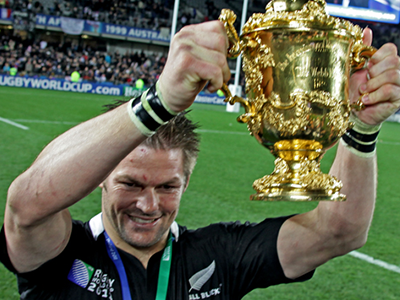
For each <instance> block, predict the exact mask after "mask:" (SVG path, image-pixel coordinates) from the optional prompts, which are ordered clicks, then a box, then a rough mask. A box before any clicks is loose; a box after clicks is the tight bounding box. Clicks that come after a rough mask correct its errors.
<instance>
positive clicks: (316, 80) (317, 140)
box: [219, 0, 376, 201]
mask: <svg viewBox="0 0 400 300" xmlns="http://www.w3.org/2000/svg"><path fill="white" fill-rule="evenodd" d="M325 6H326V4H325V1H323V0H309V1H306V0H297V1H296V0H272V1H271V2H270V3H269V4H268V5H267V6H266V12H265V13H264V14H262V13H256V14H253V16H252V17H250V19H249V20H248V21H247V22H246V24H245V25H244V26H243V30H242V31H243V33H242V34H241V36H240V37H239V36H238V35H237V32H236V30H235V28H234V26H233V24H234V22H235V20H236V15H235V14H234V13H233V12H232V11H230V10H226V9H224V10H222V12H221V15H220V18H219V19H220V20H221V21H222V22H223V23H224V26H225V29H226V31H227V35H228V38H229V43H230V46H229V49H228V57H230V58H235V57H237V56H239V55H240V54H242V56H243V71H244V73H245V78H246V89H245V91H246V95H247V98H246V99H243V98H240V97H237V96H232V95H231V93H230V91H229V89H228V88H227V86H226V85H224V86H223V88H222V90H223V92H224V93H225V96H226V99H225V101H226V102H229V103H231V104H234V103H235V102H239V103H240V104H241V105H242V106H243V107H244V108H245V113H244V114H243V115H241V116H239V117H238V121H239V122H243V123H247V126H248V130H249V131H250V133H251V135H253V136H254V137H255V138H256V139H257V141H258V142H259V143H260V144H261V145H263V146H264V147H266V148H268V149H269V150H270V152H271V153H272V154H273V155H274V156H275V157H276V159H275V169H274V171H273V172H272V174H270V175H266V176H264V177H263V178H261V179H258V180H256V181H255V182H254V184H253V188H254V189H255V190H256V192H257V193H256V194H254V195H252V196H251V197H250V199H252V200H267V201H311V200H313V201H320V200H330V201H343V200H345V199H346V196H345V195H343V194H340V189H341V188H342V183H341V182H340V181H339V180H338V179H336V178H335V177H333V176H330V175H328V174H324V173H322V172H321V170H320V160H321V158H322V156H323V154H324V153H325V151H326V150H327V149H329V148H330V147H332V146H333V145H334V144H335V143H336V142H337V141H338V140H339V138H340V137H341V136H342V135H343V134H344V133H345V132H346V131H347V130H348V129H349V128H351V127H352V123H351V122H350V115H351V113H352V109H362V102H361V100H359V102H358V103H357V104H352V105H351V104H350V102H349V78H350V75H351V72H354V71H356V70H359V69H362V68H363V67H364V65H365V63H366V61H367V60H368V58H370V57H371V56H372V55H373V53H375V51H376V50H375V49H374V48H372V47H368V46H365V45H363V43H362V37H363V33H362V30H361V28H360V27H359V26H357V25H353V24H352V23H350V22H349V21H345V20H342V19H339V18H335V17H332V16H329V15H328V14H327V13H326V10H325ZM360 99H361V98H360Z"/></svg>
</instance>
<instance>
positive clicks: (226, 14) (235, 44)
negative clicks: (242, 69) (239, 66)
mask: <svg viewBox="0 0 400 300" xmlns="http://www.w3.org/2000/svg"><path fill="white" fill-rule="evenodd" d="M218 19H219V20H220V21H221V22H222V23H223V24H224V27H225V30H226V33H227V35H228V40H229V48H228V57H229V58H236V57H238V56H239V55H240V52H241V51H242V46H241V44H240V39H239V36H238V34H237V32H236V29H235V27H234V26H233V24H234V23H235V21H236V15H235V13H234V12H233V11H231V10H230V9H223V10H222V11H221V14H220V15H219V18H218Z"/></svg>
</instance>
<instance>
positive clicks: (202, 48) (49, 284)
mask: <svg viewBox="0 0 400 300" xmlns="http://www.w3.org/2000/svg"><path fill="white" fill-rule="evenodd" d="M371 40H372V35H371V32H370V31H369V30H366V31H365V43H368V44H370V42H371ZM227 48H228V38H227V35H226V33H225V29H224V26H223V25H222V23H220V22H219V21H215V22H207V23H202V24H198V25H193V26H188V27H185V28H183V29H182V30H181V31H180V32H179V33H178V34H177V35H176V36H175V37H174V39H173V41H172V43H171V47H170V53H169V56H168V61H167V63H166V66H165V68H164V72H163V73H162V74H161V76H160V79H159V81H158V83H157V85H156V86H153V87H151V88H150V89H149V90H147V91H146V92H145V93H144V94H143V95H142V96H140V97H138V98H136V99H132V100H131V101H129V102H128V103H125V104H123V105H120V106H118V107H117V108H115V109H113V110H111V111H109V112H107V113H105V114H103V115H100V116H98V117H96V118H93V119H91V120H89V121H87V122H85V123H82V124H80V125H78V126H76V127H74V128H72V129H70V130H69V131H67V132H65V133H64V134H62V135H61V136H59V137H57V138H56V139H55V140H53V141H52V142H51V143H50V144H49V145H48V146H47V147H46V148H45V149H44V150H43V151H42V152H41V153H40V155H39V156H38V158H37V159H36V160H35V162H34V163H33V164H32V166H31V167H30V168H29V169H28V170H26V171H25V172H24V173H23V174H21V175H20V176H19V177H18V178H17V179H15V181H14V182H13V183H12V184H11V186H10V188H9V192H8V199H7V205H6V210H5V220H4V226H3V229H2V231H1V234H0V260H1V261H2V262H3V263H4V264H5V266H6V267H7V268H8V269H9V270H10V271H12V272H14V273H15V274H16V276H17V278H18V287H19V292H20V294H21V299H41V300H46V299H68V300H70V299H123V300H126V299H152V300H153V299H157V300H161V299H163V300H164V299H169V300H181V299H182V300H183V299H206V298H210V299H241V298H242V297H243V296H244V295H246V294H247V293H249V292H250V291H252V290H253V289H256V288H265V287H268V286H271V285H276V284H281V283H290V282H296V281H303V280H307V279H309V278H310V277H311V276H312V274H313V270H314V269H315V268H316V267H318V266H320V265H322V264H324V263H325V262H327V261H328V260H330V259H332V258H334V257H336V256H339V255H343V254H346V253H348V252H349V251H352V250H354V249H357V248H359V247H361V246H362V245H364V243H365V241H366V239H367V234H368V230H369V226H370V224H371V219H372V215H373V210H374V205H375V195H376V154H375V141H376V137H377V134H378V132H379V128H380V124H381V122H383V121H384V120H385V119H386V118H387V117H388V116H390V115H391V114H392V113H393V112H394V111H396V110H397V109H398V108H399V104H400V100H399V99H400V70H399V68H400V59H399V57H398V56H397V48H396V47H395V46H394V45H391V44H388V45H384V46H383V47H382V48H381V49H379V50H378V51H377V52H376V53H375V54H374V56H373V57H372V58H371V60H370V62H369V64H368V66H367V68H366V69H364V70H362V71H359V72H357V73H355V74H353V75H352V78H351V82H350V86H351V87H350V91H349V93H350V98H351V99H350V100H351V101H352V102H355V101H357V99H358V98H359V97H360V95H361V93H362V94H366V96H364V97H363V102H364V104H365V105H366V109H365V110H363V111H362V112H359V113H357V117H356V119H355V122H356V126H355V127H354V128H353V130H352V131H351V132H349V133H348V134H347V135H346V137H345V138H344V139H343V141H341V142H340V144H339V145H338V152H337V155H336V158H335V161H334V163H333V165H332V168H331V171H330V174H331V175H334V176H336V177H337V178H339V179H340V180H342V182H343V189H342V192H343V193H344V194H346V195H347V199H348V200H347V201H346V202H344V203H336V202H320V203H319V204H318V206H317V207H316V208H315V209H314V210H312V211H310V212H307V213H303V214H299V215H295V216H286V217H280V218H274V219H266V220H264V221H263V222H261V223H257V224H250V223H245V224H240V223H238V222H236V223H217V224H211V225H209V226H207V227H205V228H199V229H196V230H187V229H186V228H185V227H183V226H180V225H178V224H177V223H176V222H175V218H176V215H177V214H178V210H179V204H180V199H181V196H182V194H183V193H184V191H185V190H186V188H187V187H188V183H189V180H190V174H191V173H192V171H193V168H194V165H195V163H196V158H197V154H198V149H199V148H198V144H199V139H198V136H197V134H196V133H195V132H194V130H195V129H196V125H195V124H193V123H192V122H191V121H189V120H188V119H187V118H186V117H185V114H184V113H182V111H184V110H185V109H187V108H188V107H190V105H191V104H192V103H193V101H194V99H195V97H196V95H197V94H198V93H199V92H200V91H201V90H202V89H203V88H204V87H205V85H206V84H208V89H209V90H210V91H212V92H215V91H216V90H218V89H219V88H221V86H222V84H223V82H227V81H228V80H229V77H230V72H229V68H228V65H227V61H226V51H227ZM209 180H212V178H210V179H209ZM99 185H100V186H101V187H102V213H101V214H99V215H97V216H95V217H93V218H92V219H91V220H90V221H88V222H85V223H83V222H81V221H77V220H72V218H71V215H70V213H69V211H68V207H70V206H71V205H73V204H74V203H76V202H78V201H80V200H81V199H83V198H84V197H85V196H87V195H88V194H89V193H90V192H92V191H93V190H94V189H95V188H96V187H98V186H99Z"/></svg>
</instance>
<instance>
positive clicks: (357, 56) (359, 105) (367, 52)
mask: <svg viewBox="0 0 400 300" xmlns="http://www.w3.org/2000/svg"><path fill="white" fill-rule="evenodd" d="M376 51H377V49H376V48H374V47H372V46H366V45H363V44H361V43H360V44H357V45H355V46H354V48H353V60H352V61H351V73H354V72H356V71H359V70H361V69H364V68H365V67H366V64H367V62H368V60H369V59H370V58H371V57H372V55H374V54H375V52H376ZM364 95H365V94H363V95H361V96H360V97H359V98H358V100H357V102H356V103H353V104H351V105H350V107H351V108H352V109H354V110H356V111H360V110H363V109H364V108H365V105H364V103H363V102H362V101H361V99H362V97H363V96H364Z"/></svg>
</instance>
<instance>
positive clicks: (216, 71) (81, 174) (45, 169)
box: [4, 21, 230, 272]
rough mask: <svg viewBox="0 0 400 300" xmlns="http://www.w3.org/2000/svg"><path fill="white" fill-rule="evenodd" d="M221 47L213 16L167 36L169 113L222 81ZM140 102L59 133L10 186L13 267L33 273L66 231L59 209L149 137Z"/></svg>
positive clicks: (224, 43) (162, 93)
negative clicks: (168, 40) (171, 37)
mask: <svg viewBox="0 0 400 300" xmlns="http://www.w3.org/2000/svg"><path fill="white" fill-rule="evenodd" d="M227 48H228V40H227V37H226V33H225V29H224V27H223V25H222V24H221V23H220V22H219V21H216V22H208V23H203V24H199V25H194V26H188V27H185V28H184V29H183V30H181V31H180V32H179V33H178V34H177V35H176V36H175V38H174V40H173V42H172V44H171V47H170V53H169V55H168V60H167V63H166V66H165V68H164V72H163V74H162V75H161V77H160V80H159V83H158V90H157V92H158V95H159V97H160V98H162V99H163V100H162V101H163V102H164V104H165V106H166V107H167V108H168V109H167V110H168V111H169V112H170V113H172V114H173V113H174V112H179V111H182V110H184V109H186V108H188V107H189V106H190V105H191V104H192V103H193V101H194V99H195V97H196V95H197V94H198V93H199V92H200V91H201V90H202V89H203V88H204V86H205V85H206V84H207V83H209V90H211V91H216V90H217V89H218V88H220V87H221V86H222V83H223V82H224V81H225V82H226V81H228V79H229V77H230V72H229V68H228V65H227V62H226V49H227ZM149 93H150V92H149ZM143 101H145V100H142V102H143ZM140 103H141V102H140V99H139V102H138V103H136V104H138V106H136V104H135V102H134V103H133V107H134V109H133V110H132V108H129V109H131V112H130V113H128V104H124V105H122V106H120V107H118V108H116V109H114V110H112V111H110V112H108V113H105V114H103V115H100V116H98V117H96V118H94V119H91V120H89V121H87V122H85V123H82V124H80V125H78V126H76V127H74V128H72V129H70V130H69V131H67V132H66V133H64V134H62V135H61V136H59V137H58V138H56V139H55V140H53V141H52V142H51V143H50V144H49V145H48V146H47V147H46V148H45V149H44V150H43V151H42V153H40V155H39V156H38V158H37V159H36V160H35V162H34V163H33V164H32V166H31V167H30V168H29V169H28V170H27V171H25V172H24V173H23V174H21V175H20V176H19V177H18V178H17V179H16V180H15V181H14V182H13V183H12V184H11V186H10V188H9V192H8V198H7V205H6V211H5V220H4V230H5V235H6V241H7V249H8V253H9V257H10V259H11V262H12V264H13V265H14V267H15V269H16V270H17V271H18V272H27V271H31V270H34V269H36V268H37V267H39V266H40V265H41V264H43V263H44V262H46V261H48V260H50V259H52V258H54V257H55V256H57V255H58V254H60V253H61V251H62V250H63V249H64V248H65V246H66V245H67V243H68V240H69V237H70V233H71V224H72V223H71V217H70V214H69V212H68V210H67V208H68V207H69V206H71V205H72V204H74V203H76V202H77V201H79V200H81V199H82V198H83V197H85V196H86V195H88V194H89V193H90V192H92V191H93V190H94V189H95V188H96V187H97V186H98V185H99V184H100V183H101V182H102V181H103V180H104V179H105V178H106V176H107V175H108V174H109V173H110V172H111V171H112V170H113V169H114V168H115V167H116V165H117V164H118V163H119V162H120V161H121V160H122V159H123V158H124V157H125V156H126V155H127V154H129V153H130V152H131V151H132V150H133V149H134V148H135V147H136V146H138V145H139V144H140V143H141V142H142V141H143V140H144V139H145V138H146V135H145V134H151V132H149V130H146V129H143V126H142V125H143V124H144V125H149V124H150V123H149V122H148V121H149V118H153V117H152V115H151V114H150V113H149V114H150V117H149V116H148V115H146V112H149V110H148V109H147V108H144V107H145V105H143V106H140V105H141V104H140ZM135 107H136V108H137V107H139V108H137V109H136V110H135ZM145 109H146V112H144V113H143V110H145ZM139 110H141V112H142V114H141V112H140V111H139ZM153 112H155V114H156V115H157V111H153ZM153 115H154V114H153ZM161 119H162V118H161ZM150 121H153V120H150ZM145 127H146V126H145ZM148 127H149V126H147V129H149V128H148ZM150 127H151V126H150ZM150 129H151V128H150ZM150 131H151V130H150Z"/></svg>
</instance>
